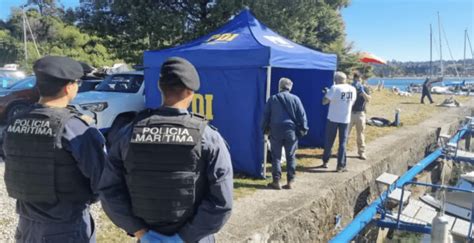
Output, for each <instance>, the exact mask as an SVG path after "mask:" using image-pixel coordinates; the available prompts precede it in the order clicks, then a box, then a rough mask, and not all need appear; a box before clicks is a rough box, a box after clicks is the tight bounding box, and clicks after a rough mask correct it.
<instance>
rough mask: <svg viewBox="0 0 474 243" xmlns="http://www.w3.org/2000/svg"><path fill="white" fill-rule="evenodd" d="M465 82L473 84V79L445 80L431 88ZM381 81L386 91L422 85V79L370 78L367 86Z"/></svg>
mask: <svg viewBox="0 0 474 243" xmlns="http://www.w3.org/2000/svg"><path fill="white" fill-rule="evenodd" d="M463 80H466V83H469V84H474V78H472V77H471V78H447V79H445V80H444V81H443V82H439V83H434V84H433V86H445V85H447V84H453V83H459V82H462V81H463ZM381 81H383V83H384V86H385V88H386V89H391V88H393V87H397V88H399V89H400V90H401V91H407V88H408V86H409V85H410V84H420V85H421V84H423V82H424V81H425V79H424V78H370V79H368V80H367V83H368V84H369V85H374V86H376V85H377V84H378V83H379V82H381Z"/></svg>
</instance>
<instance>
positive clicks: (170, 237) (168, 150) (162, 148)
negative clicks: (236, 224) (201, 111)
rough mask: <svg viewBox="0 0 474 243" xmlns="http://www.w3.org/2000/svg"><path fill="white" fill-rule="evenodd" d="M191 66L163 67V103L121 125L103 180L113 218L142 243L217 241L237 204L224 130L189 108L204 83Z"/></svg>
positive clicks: (170, 63)
mask: <svg viewBox="0 0 474 243" xmlns="http://www.w3.org/2000/svg"><path fill="white" fill-rule="evenodd" d="M199 86H200V81H199V76H198V73H197V71H196V69H195V68H194V66H193V65H192V64H191V63H190V62H188V61H187V60H185V59H183V58H179V57H172V58H169V59H167V60H166V61H165V62H164V63H163V65H162V66H161V74H160V80H159V87H160V90H161V92H162V95H163V105H162V106H161V107H160V108H158V109H156V110H146V111H144V112H142V113H141V114H139V115H138V117H137V118H136V119H135V120H134V121H133V122H132V123H131V124H129V125H127V126H125V127H124V128H123V129H122V130H120V131H119V132H118V134H117V136H116V138H117V141H114V143H113V144H112V147H111V151H110V164H108V166H107V167H106V168H105V170H104V174H103V177H102V180H101V185H100V188H101V201H102V206H103V208H104V210H105V212H106V214H107V215H108V216H109V217H110V219H112V221H113V222H114V223H115V224H116V225H117V226H119V227H120V228H122V229H124V230H125V231H126V232H127V233H129V234H130V235H134V236H135V237H137V238H138V239H140V241H141V242H173V243H177V242H214V236H213V234H214V233H216V232H217V231H219V229H220V228H221V227H222V226H224V224H225V223H226V222H227V220H228V219H229V217H230V213H231V210H232V189H233V178H232V175H233V173H232V164H231V159H230V154H229V151H228V149H227V146H226V143H225V141H224V139H223V138H222V137H221V135H220V134H219V133H218V132H217V131H216V130H215V128H213V127H212V126H210V125H208V122H207V121H206V120H205V119H204V118H202V117H201V116H198V115H196V114H192V113H189V112H188V110H187V109H188V108H189V106H190V104H191V101H192V100H193V96H194V92H195V91H197V90H198V89H199Z"/></svg>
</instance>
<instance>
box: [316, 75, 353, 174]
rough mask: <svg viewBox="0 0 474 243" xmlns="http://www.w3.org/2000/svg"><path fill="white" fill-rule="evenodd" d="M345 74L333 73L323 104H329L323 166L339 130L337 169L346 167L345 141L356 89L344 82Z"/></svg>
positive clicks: (341, 169)
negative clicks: (332, 83) (331, 84)
mask: <svg viewBox="0 0 474 243" xmlns="http://www.w3.org/2000/svg"><path fill="white" fill-rule="evenodd" d="M346 80H347V76H346V74H344V73H343V72H336V73H335V74H334V83H335V84H334V85H333V86H332V87H331V88H330V89H329V90H328V91H327V92H326V96H325V97H324V99H323V105H326V104H329V112H328V120H327V123H326V139H325V142H324V154H323V167H324V168H327V164H328V162H329V158H330V157H331V150H332V146H333V144H334V140H335V138H336V133H337V132H338V130H339V150H338V152H337V171H338V172H345V171H347V169H346V143H347V137H348V135H349V123H350V121H351V109H352V105H353V104H354V102H355V100H356V95H357V93H356V89H355V88H354V87H353V86H352V85H350V84H347V83H346Z"/></svg>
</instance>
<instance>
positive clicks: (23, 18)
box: [22, 15, 28, 65]
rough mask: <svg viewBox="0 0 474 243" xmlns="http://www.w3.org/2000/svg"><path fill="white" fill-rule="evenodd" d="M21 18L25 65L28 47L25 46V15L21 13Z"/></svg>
mask: <svg viewBox="0 0 474 243" xmlns="http://www.w3.org/2000/svg"><path fill="white" fill-rule="evenodd" d="M22 20H23V44H24V46H23V47H24V49H25V65H26V63H27V62H28V48H27V46H26V43H27V40H26V38H27V37H26V20H25V15H22Z"/></svg>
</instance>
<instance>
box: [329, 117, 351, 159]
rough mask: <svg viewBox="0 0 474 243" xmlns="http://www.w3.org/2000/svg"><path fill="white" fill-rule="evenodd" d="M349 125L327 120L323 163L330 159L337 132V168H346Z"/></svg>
mask: <svg viewBox="0 0 474 243" xmlns="http://www.w3.org/2000/svg"><path fill="white" fill-rule="evenodd" d="M348 128H349V124H346V123H337V122H332V121H330V120H327V123H326V139H325V141H324V154H323V162H324V163H327V162H328V161H329V158H330V157H331V150H332V145H333V144H334V140H335V139H336V133H337V130H339V150H338V151H337V168H344V167H346V144H347V137H348V135H349V129H348Z"/></svg>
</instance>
